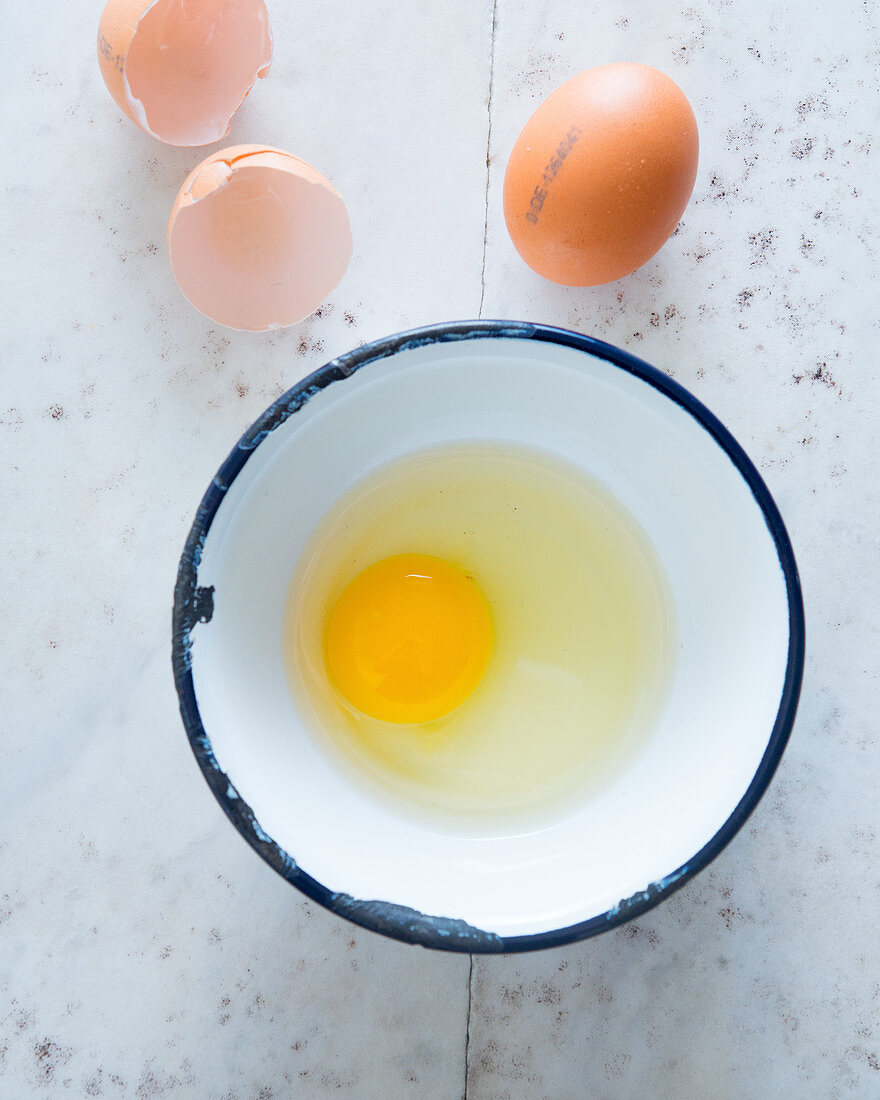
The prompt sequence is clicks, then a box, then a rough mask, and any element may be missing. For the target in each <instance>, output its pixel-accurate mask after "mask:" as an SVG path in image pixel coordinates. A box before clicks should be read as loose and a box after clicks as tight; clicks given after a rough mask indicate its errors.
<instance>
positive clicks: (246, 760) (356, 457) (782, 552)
mask: <svg viewBox="0 0 880 1100" xmlns="http://www.w3.org/2000/svg"><path fill="white" fill-rule="evenodd" d="M459 439H461V440H474V439H481V440H487V441H491V440H500V441H508V442H510V441H514V442H516V443H519V444H522V445H526V446H533V447H538V448H541V449H542V450H545V451H551V452H555V453H556V454H557V455H558V456H560V457H561V458H563V459H566V460H568V461H569V462H573V463H576V464H577V465H578V466H579V467H581V468H583V470H585V471H586V472H587V473H588V474H589V475H591V476H592V477H593V478H595V479H597V480H599V481H600V482H602V483H604V484H605V485H606V486H607V487H608V488H609V489H610V490H611V492H613V493H614V494H615V495H616V496H617V498H618V499H619V500H620V501H621V502H622V503H623V504H624V505H625V507H626V508H627V509H629V511H630V512H631V513H632V514H633V515H634V516H635V518H636V519H637V520H638V521H639V522H640V524H641V525H642V527H643V528H644V530H645V531H646V532H647V534H648V536H649V537H650V539H651V540H652V542H653V544H654V547H655V548H656V550H657V552H658V554H659V557H660V559H661V561H662V562H663V564H664V566H665V571H666V574H667V576H668V579H669V583H670V588H671V593H672V600H673V603H674V608H675V614H676V616H677V623H678V634H679V642H680V652H679V653H678V658H677V664H676V669H675V673H674V680H673V684H672V687H671V693H670V698H669V701H668V704H667V705H666V707H665V710H664V711H663V712H662V715H661V716H660V717H659V718H658V720H657V725H656V728H655V729H653V730H652V731H651V733H650V736H649V737H647V739H646V740H645V743H644V747H643V748H642V749H641V750H640V752H639V753H638V754H635V755H634V757H633V759H632V760H631V761H630V762H629V763H628V764H627V765H626V766H625V767H624V769H623V770H622V771H621V772H620V773H619V775H618V777H617V779H616V781H615V782H614V783H613V784H611V785H609V786H608V787H607V789H604V790H603V791H601V792H600V793H598V794H595V793H594V794H593V795H592V796H591V797H590V798H589V799H588V800H586V801H584V802H583V804H582V805H579V806H577V807H576V808H574V809H572V810H571V812H569V813H568V814H566V815H564V816H563V817H562V818H561V819H560V820H558V821H557V822H556V823H555V824H553V825H551V826H548V827H546V828H543V829H541V830H539V831H536V832H533V833H527V834H526V835H519V836H507V837H487V836H480V837H468V836H463V835H452V836H450V835H445V834H444V833H443V832H442V831H438V830H436V829H435V828H434V827H433V826H431V825H430V824H424V825H420V824H419V823H418V822H413V821H411V820H408V819H406V820H405V819H402V818H400V817H399V816H397V813H396V811H395V810H394V808H393V807H392V806H391V805H390V804H388V803H386V802H383V801H382V800H381V799H378V798H373V797H372V796H371V795H370V792H369V790H368V788H367V787H363V788H362V787H360V786H354V785H352V783H351V781H350V778H348V777H346V775H344V774H342V773H341V772H339V771H338V770H335V769H334V767H333V765H332V761H330V758H329V756H327V755H325V754H324V753H322V751H321V750H320V748H319V747H318V746H317V745H316V744H315V741H314V738H313V737H312V736H311V735H310V734H309V732H308V730H307V729H306V728H305V726H304V724H303V722H302V721H301V719H300V716H299V714H298V711H297V706H296V704H295V702H294V701H293V699H292V697H291V693H290V690H289V687H288V683H287V679H286V676H285V670H284V665H283V660H282V650H281V634H282V614H283V609H284V603H285V594H286V592H287V588H288V585H289V583H290V579H291V574H292V572H293V568H294V566H295V563H296V561H297V559H298V557H299V555H300V552H301V551H302V549H303V547H304V545H305V543H306V541H307V540H308V538H309V536H310V534H311V533H312V531H313V530H314V528H315V526H316V524H317V523H318V521H319V519H320V517H321V515H322V514H323V513H324V511H325V510H326V509H327V507H328V506H329V505H330V504H331V502H333V501H334V500H335V499H336V498H337V497H338V496H339V495H340V494H341V493H343V492H344V491H345V490H346V489H347V488H348V487H349V486H350V485H351V484H352V482H353V481H355V480H356V479H358V478H360V477H362V476H363V475H364V474H366V473H368V472H369V471H371V470H372V469H374V468H375V467H377V466H379V465H383V464H385V463H387V462H388V461H389V460H392V459H395V458H397V457H400V456H404V455H406V454H408V453H409V452H412V451H415V450H419V449H421V448H424V447H427V446H431V445H437V444H443V443H448V442H452V441H454V440H459ZM803 647H804V624H803V608H802V604H801V596H800V589H799V584H798V577H797V570H796V566H795V562H794V558H793V555H792V551H791V546H790V544H789V541H788V538H787V536H786V533H785V529H784V527H783V524H782V521H781V519H780V517H779V513H778V511H777V509H776V507H775V505H774V504H773V501H772V499H771V498H770V495H769V493H768V491H767V489H766V487H765V485H764V483H763V482H762V480H761V478H760V476H759V475H758V473H757V472H756V470H755V469H754V467H753V466H752V464H751V463H750V461H749V460H748V458H747V457H746V455H745V454H744V452H743V451H742V449H741V448H740V447H739V446H738V444H737V443H736V442H735V441H734V439H733V438H732V437H731V436H730V434H729V433H728V432H727V431H726V430H725V429H724V428H723V427H722V425H721V424H720V423H719V422H718V421H717V420H716V419H715V417H714V416H712V414H711V413H710V412H708V411H707V410H706V409H705V408H704V407H703V406H702V405H701V404H700V403H699V402H698V401H697V400H696V399H695V398H694V397H692V396H691V395H690V394H689V393H688V392H687V391H685V390H684V389H682V387H681V386H678V385H677V384H676V383H674V382H672V381H671V380H670V379H669V378H668V377H667V376H666V375H664V374H662V373H660V372H659V371H656V370H654V369H653V368H652V367H649V366H648V365H647V364H645V363H642V362H640V361H639V360H637V359H634V358H633V357H632V356H630V355H627V354H626V353H624V352H622V351H619V350H617V349H616V348H613V347H610V346H609V345H607V344H603V343H600V342H599V341H596V340H592V339H590V338H588V337H584V336H581V335H579V334H577V333H573V332H567V331H565V330H562V329H554V328H548V327H544V326H540V325H530V324H522V323H517V322H482V321H474V322H462V323H458V324H448V325H438V326H434V327H431V328H426V329H420V330H416V331H414V332H410V333H403V334H399V335H396V336H392V337H389V338H388V339H385V340H381V341H378V342H376V343H374V344H369V345H367V346H365V347H361V348H359V349H357V350H356V351H353V352H351V353H349V354H348V355H345V356H342V357H341V358H339V359H336V360H334V361H333V362H331V363H328V364H327V365H326V366H324V367H322V368H321V369H320V370H318V371H316V372H315V373H314V374H312V375H311V376H310V377H308V378H307V379H305V381H303V382H301V383H300V384H299V385H297V386H295V387H294V388H293V389H292V390H290V391H289V392H288V393H287V394H285V395H284V396H283V397H282V398H280V399H279V400H278V401H276V402H275V404H274V405H272V406H271V408H269V409H267V410H266V412H265V413H264V414H263V416H262V417H260V419H259V420H258V421H257V422H256V424H254V426H253V427H252V428H251V429H250V430H249V431H248V432H247V433H246V434H245V435H244V436H243V437H242V439H241V440H240V441H239V443H238V444H237V446H236V447H235V449H234V450H233V451H232V453H231V454H230V455H229V457H228V458H227V459H226V461H225V462H224V463H223V465H222V466H221V468H220V470H219V472H218V474H217V476H216V477H215V478H214V480H213V482H212V484H211V486H210V487H209V489H208V491H207V493H206V494H205V497H204V500H203V501H202V504H201V506H200V508H199V510H198V513H197V516H196V520H195V523H194V525H193V528H192V531H191V534H190V537H189V541H188V542H187V546H186V549H185V551H184V554H183V558H182V560H181V565H180V573H179V577H178V583H177V589H176V592H175V604H174V670H175V677H176V681H177V690H178V694H179V696H180V706H181V713H182V716H183V721H184V724H185V726H186V730H187V733H188V735H189V738H190V741H191V743H192V747H193V750H194V752H195V755H196V758H197V760H198V762H199V765H200V766H201V768H202V771H203V773H204V775H205V778H206V779H207V781H208V783H209V785H210V787H211V789H212V790H213V792H214V794H215V795H216V797H217V799H218V801H219V802H220V804H221V806H222V807H223V809H224V810H225V811H226V813H227V815H228V816H229V817H230V818H231V820H232V821H233V823H234V824H235V826H236V828H237V829H238V830H239V832H240V833H241V834H242V835H243V836H244V837H245V839H246V840H247V841H248V842H249V843H250V844H251V845H252V846H253V847H254V848H255V849H256V850H257V851H258V852H259V853H260V855H261V856H262V857H263V858H264V859H265V860H266V861H267V862H268V863H270V864H271V865H272V866H273V867H274V868H275V869H276V870H277V871H278V872H279V873H280V874H281V875H283V876H284V877H285V878H286V879H288V881H290V882H291V883H292V884H293V885H295V886H297V887H298V888H299V889H300V890H302V891H303V892H304V893H306V894H308V895H309V896H310V897H312V898H314V899H315V900H316V901H318V902H320V903H321V904H322V905H325V906H327V908H329V909H331V910H333V911H334V912H336V913H339V914H341V915H342V916H345V917H348V918H349V919H351V920H353V921H355V922H357V923H358V924H361V925H364V926H366V927H368V928H372V929H375V930H376V931H379V932H383V933H385V934H387V935H390V936H393V937H396V938H398V939H401V940H406V941H409V942H416V943H421V944H424V945H426V946H430V947H437V948H446V949H450V950H461V951H493V952H495V951H514V950H526V949H531V948H537V947H547V946H551V945H555V944H560V943H565V942H568V941H571V940H575V939H580V938H583V937H586V936H590V935H594V934H595V933H597V932H600V931H603V930H605V929H608V928H611V927H614V926H615V925H617V924H619V923H620V922H622V921H624V920H627V919H629V918H630V917H633V916H636V915H638V914H639V913H641V912H643V911H644V910H645V909H647V908H649V907H651V906H652V905H654V904H656V903H657V902H658V901H660V900H661V899H662V898H664V897H666V896H667V895H668V894H669V893H670V892H672V891H673V890H674V889H676V888H677V887H679V886H681V885H682V884H683V883H684V882H685V881H687V879H688V878H690V877H691V876H692V875H693V874H695V873H696V872H697V871H699V870H700V869H701V868H702V867H704V866H706V864H707V863H709V862H710V861H711V860H712V859H713V858H714V857H715V856H716V855H717V854H718V852H720V851H721V849H722V848H723V847H724V846H725V845H726V844H727V843H728V841H729V840H730V839H731V837H733V836H734V834H735V833H736V832H737V830H738V829H739V828H740V827H741V826H742V824H743V822H744V821H745V819H746V817H747V816H748V814H749V813H750V812H751V810H752V809H753V808H754V806H755V804H756V803H757V801H758V799H759V798H760V797H761V795H762V794H763V792H764V790H765V789H766V787H767V785H768V783H769V782H770V779H771V777H772V774H773V772H774V770H775V768H776V766H777V764H778V762H779V759H780V756H781V754H782V751H783V749H784V747H785V743H786V741H787V739H788V735H789V733H790V730H791V726H792V723H793V721H794V714H795V709H796V706H797V697H798V692H799V688H800V680H801V673H802V666H803Z"/></svg>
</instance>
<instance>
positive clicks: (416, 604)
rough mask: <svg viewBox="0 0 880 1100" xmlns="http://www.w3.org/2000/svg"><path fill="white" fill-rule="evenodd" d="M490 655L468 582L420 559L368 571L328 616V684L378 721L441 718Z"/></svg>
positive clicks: (484, 614)
mask: <svg viewBox="0 0 880 1100" xmlns="http://www.w3.org/2000/svg"><path fill="white" fill-rule="evenodd" d="M491 650H492V619H491V615H490V612H489V606H488V604H487V603H486V600H485V599H484V597H483V595H482V593H481V592H480V590H479V588H478V587H477V585H476V583H475V582H474V580H473V578H471V577H470V576H468V575H467V574H466V573H464V572H462V570H461V569H458V568H457V567H456V566H454V565H450V564H449V563H448V562H445V561H443V560H441V559H440V558H434V557H430V556H429V555H427V554H398V555H396V556H394V557H391V558H385V559H384V560H383V561H379V562H376V563H375V564H374V565H370V566H368V567H367V568H366V569H365V570H364V571H363V572H362V573H360V574H359V575H358V576H357V577H355V579H354V580H353V581H352V582H351V584H349V585H348V587H347V588H346V589H345V590H344V591H343V592H342V594H341V595H340V597H339V599H338V600H337V602H336V604H335V606H334V607H333V609H332V611H331V612H330V616H329V618H328V620H327V625H326V629H325V634H324V657H325V661H326V665H327V672H328V674H329V677H330V680H331V681H332V682H333V684H334V685H335V687H336V688H337V689H338V691H339V692H340V693H341V694H342V695H343V696H344V697H345V699H347V700H348V702H349V703H351V705H352V706H354V707H356V708H357V709H358V710H359V711H362V712H363V713H364V714H367V715H369V716H370V717H371V718H377V719H379V720H380V721H383V722H401V723H418V722H431V721H434V720H435V719H437V718H442V717H443V716H444V715H446V714H449V713H450V712H451V711H453V710H455V709H456V707H458V706H460V705H461V704H462V703H463V702H464V701H465V700H466V699H467V698H468V697H469V696H470V695H471V694H472V693H473V691H474V690H475V689H476V687H477V685H478V684H479V683H480V680H481V679H482V678H483V674H484V673H485V671H486V666H487V665H488V663H489V656H490V653H491Z"/></svg>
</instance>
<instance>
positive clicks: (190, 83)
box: [98, 0, 272, 145]
mask: <svg viewBox="0 0 880 1100" xmlns="http://www.w3.org/2000/svg"><path fill="white" fill-rule="evenodd" d="M271 60H272V35H271V32H270V30H269V16H268V12H267V11H266V5H265V2H264V0H108V2H107V5H106V7H105V8H104V12H103V14H102V16H101V22H100V25H99V27H98V62H99V64H100V66H101V74H102V76H103V77H104V83H105V84H106V85H107V88H108V89H109V91H110V94H111V95H112V96H113V98H114V99H115V100H116V102H117V103H118V104H119V106H120V107H121V108H122V110H123V111H124V112H125V114H126V115H127V116H128V117H129V118H130V119H131V120H132V121H133V122H136V123H137V125H138V126H140V127H141V129H142V130H146V132H147V133H148V134H151V135H152V136H153V137H156V138H158V139H159V140H160V141H164V142H167V143H168V144H169V145H207V144H208V143H209V142H212V141H219V140H220V139H221V138H224V137H225V136H226V135H227V134H228V133H229V126H230V122H231V120H232V116H233V115H234V114H235V112H236V111H237V110H238V108H239V107H240V106H241V104H242V103H243V101H244V99H245V97H246V96H247V94H248V92H249V91H250V90H251V88H252V87H253V85H254V82H255V81H256V79H257V77H264V76H265V75H266V74H267V73H268V71H269V64H270V62H271Z"/></svg>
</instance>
